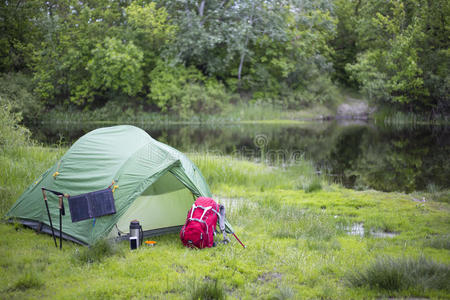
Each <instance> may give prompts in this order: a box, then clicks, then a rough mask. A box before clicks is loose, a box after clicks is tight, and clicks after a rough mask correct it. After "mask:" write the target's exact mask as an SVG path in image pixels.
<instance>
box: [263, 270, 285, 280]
mask: <svg viewBox="0 0 450 300" xmlns="http://www.w3.org/2000/svg"><path fill="white" fill-rule="evenodd" d="M281 278H283V274H281V273H276V272H267V273H262V274H261V275H259V276H258V281H262V282H268V281H273V280H279V279H281Z"/></svg>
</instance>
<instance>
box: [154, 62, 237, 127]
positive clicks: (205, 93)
mask: <svg viewBox="0 0 450 300" xmlns="http://www.w3.org/2000/svg"><path fill="white" fill-rule="evenodd" d="M150 78H151V79H152V83H151V93H150V94H149V95H148V98H149V99H150V102H151V103H152V104H156V105H157V106H158V107H159V108H160V109H161V110H162V111H163V112H167V111H171V112H174V113H176V114H177V115H179V116H181V117H185V118H187V117H190V116H192V115H193V114H194V113H207V114H212V113H218V112H220V111H221V110H222V108H223V105H224V104H226V103H228V102H229V98H230V96H229V95H228V94H227V93H226V92H225V87H224V86H223V84H221V83H219V82H217V81H216V80H215V79H211V78H210V79H207V78H206V77H205V76H203V75H202V74H201V72H200V71H199V70H197V69H196V68H195V67H187V68H186V67H184V66H170V65H168V64H166V63H164V62H162V61H160V62H158V64H157V66H156V67H155V69H153V71H152V72H151V73H150Z"/></svg>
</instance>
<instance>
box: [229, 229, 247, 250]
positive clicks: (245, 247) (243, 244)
mask: <svg viewBox="0 0 450 300" xmlns="http://www.w3.org/2000/svg"><path fill="white" fill-rule="evenodd" d="M232 235H234V237H235V238H236V239H237V241H238V242H239V244H241V245H242V247H244V249H245V248H247V247H246V246H245V245H244V244H242V242H241V240H240V239H239V238H238V237H237V236H236V234H234V232H233V233H232Z"/></svg>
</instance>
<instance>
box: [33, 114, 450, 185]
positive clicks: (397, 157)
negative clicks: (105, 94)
mask: <svg viewBox="0 0 450 300" xmlns="http://www.w3.org/2000/svg"><path fill="white" fill-rule="evenodd" d="M103 126H105V125H100V124H73V123H72V124H67V123H60V124H47V125H45V124H44V125H42V126H41V127H40V128H35V129H34V130H33V131H34V132H33V133H34V137H35V138H37V139H38V140H40V141H41V142H43V143H45V144H58V143H63V144H67V145H71V144H72V143H73V142H74V141H75V140H76V139H78V138H79V137H80V136H82V135H83V134H85V133H86V132H88V131H90V130H93V129H95V128H98V127H103ZM135 126H138V127H141V128H143V129H144V130H146V131H147V132H148V133H149V134H150V135H151V136H152V137H153V138H155V139H157V140H159V141H161V142H164V143H167V144H169V145H171V146H173V147H175V148H177V149H179V150H181V151H183V152H209V153H214V154H227V155H234V156H241V157H242V156H243V157H246V158H249V159H252V160H256V161H261V160H264V161H266V162H268V163H271V164H290V163H295V162H296V161H298V160H301V159H307V160H311V161H313V162H314V163H315V165H316V167H317V170H318V171H319V172H322V173H323V174H327V176H330V177H331V178H333V179H334V180H335V181H337V182H339V183H342V184H344V185H345V186H347V187H351V188H357V189H358V188H374V189H377V190H382V191H406V192H411V191H414V190H426V189H430V188H434V189H436V188H438V189H442V188H450V179H449V178H450V159H449V153H450V127H443V126H416V127H414V128H411V127H409V128H400V129H398V128H387V127H384V126H377V125H375V124H372V123H364V122H309V123H305V124H298V125H297V124H296V125H292V124H290V125H280V124H277V125H272V124H271V125H261V124H248V125H247V124H246V125H242V124H240V125H236V124H233V125H225V124H221V125H154V124H150V125H149V124H135Z"/></svg>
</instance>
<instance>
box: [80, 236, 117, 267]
mask: <svg viewBox="0 0 450 300" xmlns="http://www.w3.org/2000/svg"><path fill="white" fill-rule="evenodd" d="M115 254H121V249H120V248H119V247H118V246H117V245H116V244H115V243H114V242H113V241H110V240H107V239H101V240H98V241H97V242H95V243H94V244H93V245H92V246H90V247H84V248H83V249H81V251H76V252H75V259H76V260H78V261H79V262H82V263H96V262H102V261H103V260H104V259H105V258H106V257H110V256H113V255H115Z"/></svg>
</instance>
